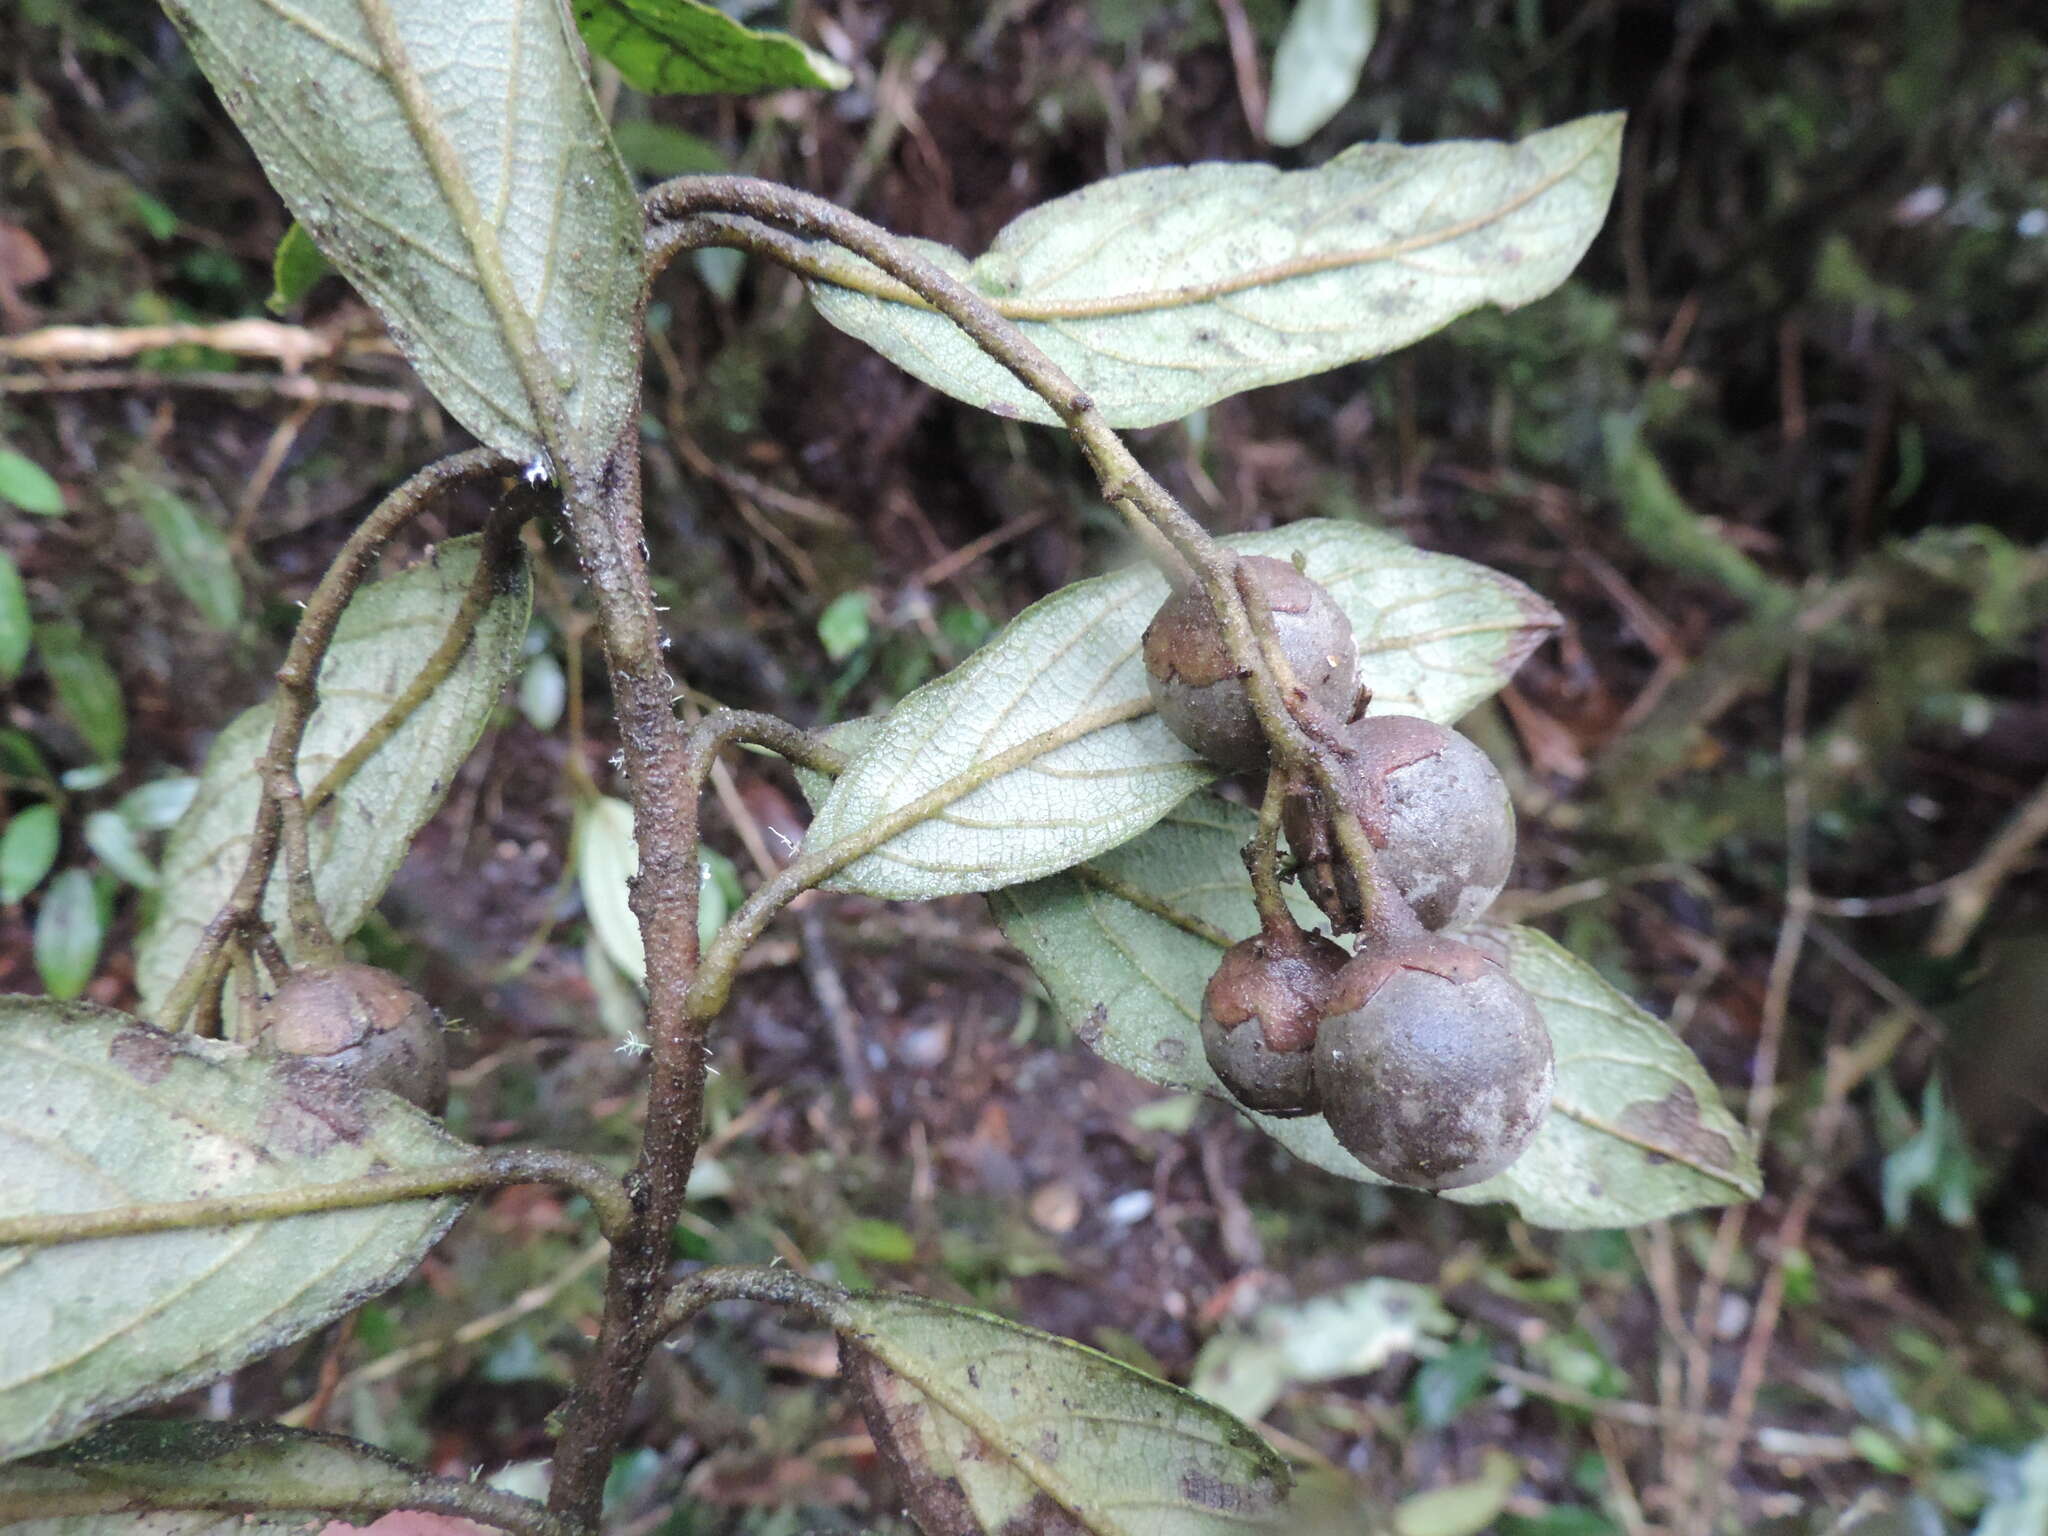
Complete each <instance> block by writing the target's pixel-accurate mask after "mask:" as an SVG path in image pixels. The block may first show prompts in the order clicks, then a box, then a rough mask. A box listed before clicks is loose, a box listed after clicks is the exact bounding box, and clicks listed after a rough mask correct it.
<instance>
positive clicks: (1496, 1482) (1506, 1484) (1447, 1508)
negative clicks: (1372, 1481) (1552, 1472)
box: [1394, 1448, 1522, 1536]
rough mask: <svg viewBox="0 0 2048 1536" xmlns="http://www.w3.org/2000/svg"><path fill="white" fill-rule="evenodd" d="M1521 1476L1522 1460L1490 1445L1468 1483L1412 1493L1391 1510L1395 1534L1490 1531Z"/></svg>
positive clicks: (1453, 1535) (1472, 1535)
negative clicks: (1477, 1474) (1475, 1473)
mask: <svg viewBox="0 0 2048 1536" xmlns="http://www.w3.org/2000/svg"><path fill="white" fill-rule="evenodd" d="M1521 1480H1522V1464H1521V1463H1520V1462H1518V1461H1516V1460H1515V1458H1514V1457H1512V1456H1510V1455H1509V1454H1508V1453H1507V1452H1506V1451H1503V1450H1500V1449H1498V1448H1489V1449H1488V1450H1487V1452H1486V1455H1485V1457H1484V1458H1483V1459H1482V1460H1481V1463H1480V1471H1479V1476H1478V1477H1476V1478H1474V1479H1473V1480H1472V1481H1471V1482H1469V1483H1454V1484H1452V1485H1451V1486H1450V1487H1448V1488H1432V1489H1431V1490H1430V1491H1429V1492H1427V1493H1417V1494H1411V1495H1410V1496H1409V1497H1407V1498H1405V1499H1403V1500H1402V1501H1401V1502H1400V1504H1399V1505H1398V1506H1396V1507H1395V1510H1394V1536H1480V1533H1481V1532H1482V1531H1490V1530H1492V1529H1493V1524H1494V1522H1495V1521H1496V1520H1498V1519H1499V1518H1500V1514H1501V1511H1502V1510H1503V1509H1505V1508H1506V1507H1507V1502H1508V1495H1509V1494H1511V1493H1513V1492H1514V1491H1515V1484H1516V1483H1518V1482H1520V1481H1521Z"/></svg>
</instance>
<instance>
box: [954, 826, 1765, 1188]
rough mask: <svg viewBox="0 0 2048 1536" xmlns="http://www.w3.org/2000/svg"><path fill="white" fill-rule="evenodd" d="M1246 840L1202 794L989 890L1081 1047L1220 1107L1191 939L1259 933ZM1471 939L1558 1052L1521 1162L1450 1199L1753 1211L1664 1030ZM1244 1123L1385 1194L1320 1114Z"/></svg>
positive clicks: (1498, 931) (1718, 1114)
mask: <svg viewBox="0 0 2048 1536" xmlns="http://www.w3.org/2000/svg"><path fill="white" fill-rule="evenodd" d="M1250 836H1251V816H1250V814H1249V813H1248V812H1246V811H1244V810H1241V809H1240V808H1238V807H1235V806H1231V805H1227V804H1225V803H1224V802H1222V801H1220V800H1218V799H1216V798H1215V797H1214V796H1211V795H1201V796H1197V797H1194V798H1193V799H1190V800H1189V801H1187V802H1186V803H1185V804H1183V805H1182V806H1181V807H1180V808H1178V809H1177V810H1176V811H1174V812H1173V814H1171V815H1170V816H1168V817H1167V818H1166V819H1165V820H1164V821H1163V822H1161V824H1160V825H1159V826H1157V827H1155V828H1153V829H1152V830H1151V831H1150V832H1148V833H1146V834H1145V835H1144V836H1143V837H1141V838H1138V839H1136V840H1134V841H1132V842H1130V843H1128V844H1125V845H1124V846H1123V847H1120V848H1117V849H1115V850H1113V851H1111V852H1109V853H1105V854H1103V855H1101V856H1100V857H1098V858H1096V859H1094V860H1091V861H1090V863H1089V864H1088V865H1087V866H1086V867H1085V868H1083V869H1081V870H1078V871H1073V872H1069V873H1067V874H1062V875H1057V876H1054V877H1053V878H1051V879H1049V880H1040V881H1037V882H1034V883H1033V884H1030V885H1026V886H1019V887H1016V888H1013V889H1011V890H1007V891H1002V892H998V893H997V894H996V895H995V896H994V897H993V898H992V901H991V905H992V906H993V908H994V911H995V914H996V920H997V921H998V922H999V923H1000V924H1001V925H1002V928H1003V932H1004V933H1005V934H1006V935H1007V936H1008V937H1009V939H1010V942H1011V943H1013V944H1015V945H1016V946H1017V947H1018V948H1019V949H1020V950H1022V951H1023V953H1024V956H1025V958H1026V959H1027V960H1029V961H1030V962H1031V966H1032V969H1034V970H1035V971H1037V973H1038V975H1039V978H1040V979H1041V980H1042V981H1043V982H1044V983H1045V985H1046V990H1047V991H1048V992H1050V993H1051V995H1052V999H1053V1004H1054V1006H1055V1007H1056V1008H1057V1009H1058V1010H1059V1011H1060V1013H1061V1014H1062V1016H1064V1017H1065V1018H1066V1019H1067V1020H1068V1021H1069V1022H1070V1024H1071V1025H1072V1026H1073V1028H1074V1029H1075V1031H1076V1033H1077V1034H1078V1035H1079V1037H1080V1039H1081V1040H1082V1042H1083V1043H1084V1044H1085V1045H1087V1046H1088V1047H1089V1048H1090V1049H1091V1050H1093V1051H1095V1052H1096V1054H1098V1055H1100V1056H1102V1057H1104V1058H1105V1059H1107V1060H1109V1061H1112V1062H1114V1063H1116V1064H1117V1065H1118V1066H1121V1067H1124V1068H1127V1069H1128V1070H1130V1071H1132V1072H1135V1073H1137V1074H1138V1075H1139V1076H1140V1077H1144V1078H1147V1079H1149V1080H1150V1081H1152V1082H1155V1083H1162V1084H1165V1085H1166V1086H1168V1087H1171V1088H1177V1089H1183V1090H1189V1089H1192V1090H1195V1091H1198V1092H1202V1093H1207V1094H1209V1095H1210V1096H1212V1097H1214V1098H1218V1099H1223V1100H1224V1101H1225V1102H1229V1099H1228V1095H1227V1094H1226V1093H1225V1092H1224V1090H1223V1087H1222V1085H1221V1084H1219V1083H1218V1082H1217V1081H1216V1078H1215V1074H1213V1073H1212V1072H1211V1071H1210V1070H1209V1066H1208V1063H1207V1062H1206V1061H1205V1060H1204V1058H1203V1055H1202V1043H1201V1034H1200V1030H1199V1029H1198V1027H1197V1020H1198V1019H1199V1017H1200V1014H1201V1005H1202V989H1203V988H1204V987H1205V986H1207V985H1208V980H1209V977H1210V975H1211V974H1212V973H1213V972H1214V970H1215V968H1216V962H1217V959H1218V957H1219V954H1220V950H1219V948H1218V946H1217V944H1216V943H1215V941H1214V938H1213V937H1209V936H1205V934H1204V933H1203V932H1201V931H1199V930H1201V929H1202V928H1204V927H1205V926H1206V928H1208V929H1210V930H1213V931H1214V934H1215V936H1217V937H1221V938H1223V939H1225V940H1226V941H1230V940H1236V939H1240V938H1244V937H1247V936H1249V935H1250V934H1251V933H1252V932H1253V931H1254V930H1255V929H1256V927H1257V926H1258V924H1257V918H1256V916H1255V914H1254V913H1253V910H1252V903H1251V893H1250V890H1249V887H1248V885H1247V883H1246V881H1245V878H1244V866H1243V864H1242V862H1241V860H1240V859H1239V857H1238V849H1239V848H1240V847H1241V846H1242V845H1243V844H1244V843H1245V841H1246V840H1247V839H1248V838H1249V837H1250ZM1118 886H1121V887H1122V888H1124V892H1126V893H1129V894H1123V893H1119V891H1118V890H1117V889H1115V887H1118ZM1131 894H1135V895H1137V896H1139V897H1140V898H1142V901H1141V902H1134V901H1133V900H1131V899H1130V895H1131ZM1290 894H1291V895H1293V893H1290ZM1294 899H1296V900H1297V901H1299V898H1298V896H1296V897H1295V898H1294ZM1302 906H1303V907H1305V904H1302ZM1301 909H1302V908H1301V907H1298V910H1301ZM1168 913H1170V914H1174V915H1175V916H1177V917H1179V918H1180V919H1181V920H1182V921H1183V923H1185V924H1186V925H1187V926H1177V925H1176V923H1175V921H1173V920H1172V918H1170V917H1168V916H1165V915H1162V914H1168ZM1190 927H1192V928H1194V929H1196V930H1197V931H1189V929H1190ZM1466 936H1467V937H1469V938H1471V939H1472V940H1473V941H1474V942H1476V943H1480V944H1482V945H1483V946H1485V947H1488V948H1490V950H1491V951H1492V952H1493V953H1495V954H1496V955H1497V956H1498V957H1499V958H1500V959H1501V960H1502V962H1503V963H1504V964H1505V965H1506V966H1507V967H1508V970H1509V972H1510V974H1512V975H1513V976H1514V977H1515V979H1516V980H1517V981H1519V982H1520V983H1521V984H1522V985H1523V986H1524V987H1526V988H1528V990H1529V992H1530V994H1531V995H1532V996H1533V997H1534V998H1535V999H1536V1003H1537V1006H1538V1007H1539V1008H1540V1009H1541V1010H1542V1013H1543V1020H1544V1023H1545V1024H1546V1025H1547V1026H1548V1027H1549V1030H1550V1034H1551V1039H1552V1042H1553V1043H1554V1045H1555V1046H1556V1050H1557V1092H1556V1097H1555V1099H1554V1100H1553V1106H1552V1111H1551V1114H1550V1117H1549V1119H1548V1120H1547V1121H1546V1122H1545V1123H1544V1127H1543V1129H1542V1131H1541V1132H1539V1133H1538V1135H1537V1138H1536V1140H1535V1142H1534V1143H1533V1144H1532V1145H1531V1146H1530V1148H1529V1150H1528V1151H1527V1152H1525V1153H1524V1154H1523V1155H1522V1157H1521V1159H1520V1160H1519V1161H1517V1162H1516V1163H1515V1164H1514V1165H1513V1166H1512V1167H1510V1168H1509V1169H1508V1170H1507V1171H1506V1172H1504V1173H1502V1174H1500V1175H1498V1176H1497V1177H1495V1178H1492V1179H1489V1180H1487V1181H1486V1182H1485V1183H1483V1184H1475V1185H1473V1186H1472V1187H1470V1188H1469V1189H1460V1190H1455V1191H1453V1192H1451V1193H1450V1194H1449V1195H1447V1196H1446V1197H1445V1198H1447V1199H1451V1200H1458V1201H1463V1202H1468V1203H1482V1202H1486V1201H1493V1200H1507V1201H1511V1202H1512V1203H1513V1204H1514V1205H1515V1207H1516V1208H1517V1209H1518V1210H1519V1211H1520V1212H1521V1213H1522V1215H1523V1216H1524V1217H1525V1218H1526V1219H1527V1220H1529V1221H1531V1222H1534V1223H1536V1224H1537V1225H1539V1226H1545V1227H1559V1228H1579V1227H1619V1226H1627V1225H1632V1224H1634V1223H1636V1222H1642V1221H1649V1220H1652V1219H1654V1218H1656V1217H1660V1216H1669V1215H1673V1214H1675V1213H1677V1212H1679V1211H1684V1210H1690V1209H1692V1208H1694V1207H1697V1206H1702V1205H1720V1204H1726V1203H1728V1202H1729V1201H1733V1200H1743V1199H1751V1198H1754V1197H1755V1195H1756V1194H1757V1193H1758V1189H1759V1175H1758V1172H1757V1167H1756V1161H1755V1157H1754V1155H1753V1152H1752V1150H1751V1148H1750V1145H1749V1140H1748V1137H1747V1136H1746V1135H1745V1134H1744V1132H1743V1131H1742V1128H1741V1127H1740V1126H1739V1125H1738V1124H1737V1123H1736V1121H1735V1119H1734V1117H1733V1116H1732V1115H1730V1114H1729V1113H1728V1111H1727V1109H1726V1108H1725V1107H1724V1106H1723V1105H1722V1103H1721V1101H1720V1098H1719V1095H1718V1094H1717V1093H1716V1091H1715V1089H1714V1085H1713V1082H1712V1081H1711V1079H1709V1078H1708V1077H1707V1075H1706V1072H1705V1070H1704V1069H1703V1068H1702V1067H1701V1066H1700V1065H1699V1063H1698V1062H1697V1061H1695V1060H1694V1059H1693V1057H1692V1054H1691V1052H1689V1051H1687V1050H1686V1048H1685V1047H1684V1046H1683V1045H1682V1044H1681V1043H1680V1042H1679V1041H1678V1040H1677V1039H1676V1038H1675V1037H1674V1036H1673V1035H1672V1034H1671V1032H1670V1031H1669V1030H1667V1029H1666V1028H1665V1027H1664V1026H1663V1025H1662V1024H1660V1023H1658V1022H1657V1021H1656V1020H1655V1019H1653V1018H1651V1017H1650V1016H1649V1015H1648V1014H1647V1013H1644V1012H1643V1011H1642V1010H1641V1009H1639V1008H1637V1007H1636V1006H1635V1005H1634V1004H1633V1003H1631V1002H1629V1000H1628V999H1627V998H1625V997H1623V996H1622V995H1621V994H1620V993H1618V992H1616V991H1615V990H1614V989H1613V988H1612V987H1610V986H1609V985H1608V984H1607V983H1606V982H1605V981H1603V980H1601V978H1600V976H1599V974H1598V973H1597V972H1595V971H1594V970H1593V969H1592V967H1590V966H1588V965H1586V964H1585V963H1584V962H1583V961H1581V960H1578V959H1576V958H1574V957H1573V956H1572V955H1570V954H1568V953H1567V952H1566V951H1564V950H1563V949H1560V948H1559V947H1558V946H1557V945H1556V944H1555V943H1554V942H1552V941H1551V940H1550V939H1548V938H1545V937H1544V936H1543V935H1542V934H1540V933H1537V932H1536V931H1535V930H1533V929H1529V928H1491V927H1479V928H1475V929H1473V930H1471V931H1470V933H1469V934H1468V935H1466ZM1247 1118H1249V1119H1250V1120H1251V1121H1252V1122H1253V1123H1254V1124H1256V1125H1257V1126H1258V1127H1259V1129H1261V1130H1262V1131H1264V1132H1265V1133H1266V1134H1267V1135H1269V1136H1271V1137H1272V1138H1273V1139H1274V1140H1276V1141H1278V1142H1280V1143H1281V1145H1283V1146H1285V1147H1286V1148H1287V1149H1288V1150H1289V1151H1291V1152H1293V1153H1294V1155H1295V1156H1297V1157H1299V1158H1302V1159H1303V1160H1304V1161H1307V1162H1311V1163H1314V1164H1316V1165H1317V1166H1319V1167H1322V1168H1326V1169H1328V1170H1329V1171H1330V1172H1332V1173H1337V1174H1341V1175H1343V1176H1344V1177H1345V1178H1351V1179H1358V1180H1361V1181H1363V1182H1367V1183H1378V1182H1381V1181H1380V1180H1379V1179H1378V1178H1376V1177H1375V1176H1374V1175H1373V1174H1371V1173H1370V1172H1368V1171H1367V1170H1366V1169H1365V1168H1364V1167H1363V1166H1362V1165H1361V1164H1360V1163H1358V1162H1357V1161H1356V1160H1355V1159H1354V1158H1353V1157H1352V1156H1351V1155H1350V1154H1349V1153H1348V1152H1346V1151H1345V1150H1344V1149H1343V1148H1342V1147H1340V1146H1339V1145H1338V1144H1337V1140H1336V1138H1335V1137H1334V1136H1333V1135H1332V1134H1331V1132H1330V1128H1329V1126H1328V1125H1327V1124H1326V1123H1325V1122H1324V1121H1323V1120H1322V1119H1321V1118H1320V1117H1310V1118H1304V1119H1299V1120H1277V1119H1272V1118H1269V1117H1266V1116H1260V1115H1248V1116H1247Z"/></svg>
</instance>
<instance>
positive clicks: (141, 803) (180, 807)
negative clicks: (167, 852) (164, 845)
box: [114, 773, 199, 833]
mask: <svg viewBox="0 0 2048 1536" xmlns="http://www.w3.org/2000/svg"><path fill="white" fill-rule="evenodd" d="M198 793H199V780H198V778H197V777H195V776H194V775H192V774H189V773H177V774H172V775H170V776H169V777H167V778H161V779H151V780H150V781H149V782H148V783H147V784H138V785H136V786H135V788H133V789H131V790H129V791H128V793H127V794H125V795H123V796H122V797H121V798H120V800H119V801H118V802H117V803H116V804H115V806H114V810H115V811H116V813H118V814H119V816H120V817H121V819H122V820H123V821H125V822H127V823H128V825H129V826H131V827H133V828H134V829H135V830H136V831H137V832H139V833H148V832H168V831H169V830H170V829H171V828H172V827H174V826H176V825H177V824H178V818H179V817H180V816H182V815H184V814H185V812H186V810H187V809H189V808H190V806H191V804H192V799H193V796H195V795H197V794H198Z"/></svg>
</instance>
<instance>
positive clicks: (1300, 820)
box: [1285, 715, 1515, 933]
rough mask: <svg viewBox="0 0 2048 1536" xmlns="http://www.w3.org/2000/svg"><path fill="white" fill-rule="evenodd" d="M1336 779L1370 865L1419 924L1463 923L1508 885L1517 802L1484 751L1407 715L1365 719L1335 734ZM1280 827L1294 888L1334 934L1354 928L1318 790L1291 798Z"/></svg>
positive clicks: (1352, 899) (1349, 894) (1353, 892)
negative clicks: (1294, 869)
mask: <svg viewBox="0 0 2048 1536" xmlns="http://www.w3.org/2000/svg"><path fill="white" fill-rule="evenodd" d="M1340 742H1341V745H1342V748H1343V752H1342V756H1341V759H1340V764H1339V770H1338V775H1339V781H1340V783H1341V784H1342V786H1343V792H1344V795H1345V797H1346V799H1347V800H1348V801H1349V803H1350V807H1351V809H1352V811H1353V812H1354V813H1355V814H1356V815H1357V817H1358V819H1359V821H1360V823H1361V824H1362V825H1363V826H1364V828H1365V835H1366V839H1367V841H1369V842H1370V843H1371V844H1372V845H1373V848H1374V850H1375V854H1376V857H1375V859H1374V864H1375V867H1376V868H1377V870H1378V872H1379V873H1380V874H1381V875H1382V876H1383V877H1385V879H1386V880H1387V881H1388V882H1389V883H1390V884H1392V886H1393V887H1394V889H1395V890H1396V891H1398V892H1400V894H1401V899H1402V900H1404V901H1406V902H1407V903H1408V905H1409V906H1410V907H1412V908H1413V909H1414V912H1415V916H1416V918H1417V920H1419V921H1420V922H1421V924H1422V926H1423V927H1425V928H1428V929H1431V930H1435V929H1439V928H1449V927H1453V926H1455V925H1457V924H1459V923H1467V922H1470V921H1471V920H1472V919H1473V918H1475V917H1478V916H1479V915H1480V914H1481V913H1483V912H1484V911H1485V910H1486V909H1487V908H1488V907H1490V906H1492V905H1493V901H1494V898H1495V897H1496V896H1498V895H1500V893H1501V888H1502V887H1503V886H1505V885H1506V884H1507V882H1508V875H1509V874H1510V872H1512V870H1513V869H1514V864H1515V807H1514V802H1513V801H1512V800H1510V799H1509V798H1508V790H1507V785H1506V784H1504V783H1503V782H1501V776H1500V772H1499V770H1497V769H1496V768H1495V767H1494V766H1493V763H1492V761H1491V759H1489V758H1488V757H1487V755H1486V754H1485V753H1484V752H1482V751H1480V750H1479V748H1478V747H1477V746H1475V745H1474V744H1473V743H1472V742H1471V741H1470V740H1468V739H1467V738H1466V737H1463V736H1460V735H1459V734H1458V733H1457V732H1456V731H1454V730H1451V729H1450V728H1449V727H1447V726H1441V725H1438V724H1436V723H1435V722H1434V721H1430V720H1421V719H1417V718H1416V717H1414V716H1412V715H1368V716H1366V717H1365V718H1364V719H1362V720H1355V721H1353V722H1352V723H1351V724H1349V725H1348V726H1346V727H1345V728H1344V730H1343V733H1342V735H1341V737H1340ZM1285 827H1286V832H1287V842H1288V846H1289V847H1291V848H1292V849H1293V850H1294V856H1295V859H1296V862H1297V864H1298V866H1299V869H1300V877H1301V884H1302V888H1303V889H1304V890H1306V891H1307V892H1308V893H1309V895H1310V896H1311V897H1312V898H1314V900H1315V903H1316V905H1317V906H1319V907H1321V908H1322V909H1323V911H1324V912H1325V913H1327V914H1328V915H1329V918H1330V924H1331V926H1332V927H1334V928H1335V929H1336V930H1337V931H1338V932H1339V933H1350V932H1353V931H1354V930H1356V929H1357V928H1358V926H1359V918H1360V911H1361V903H1360V900H1359V894H1358V884H1357V882H1356V881H1355V880H1354V879H1353V878H1352V876H1351V871H1350V868H1349V867H1348V866H1347V865H1346V864H1345V862H1344V860H1343V859H1342V858H1341V857H1339V856H1338V853H1337V848H1336V839H1335V837H1334V835H1333V834H1332V832H1331V829H1330V820H1329V817H1328V815H1327V814H1326V813H1325V811H1324V804H1323V800H1322V797H1321V796H1320V795H1319V794H1314V793H1309V794H1297V795H1290V796H1289V797H1288V799H1287V805H1286V812H1285Z"/></svg>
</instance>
